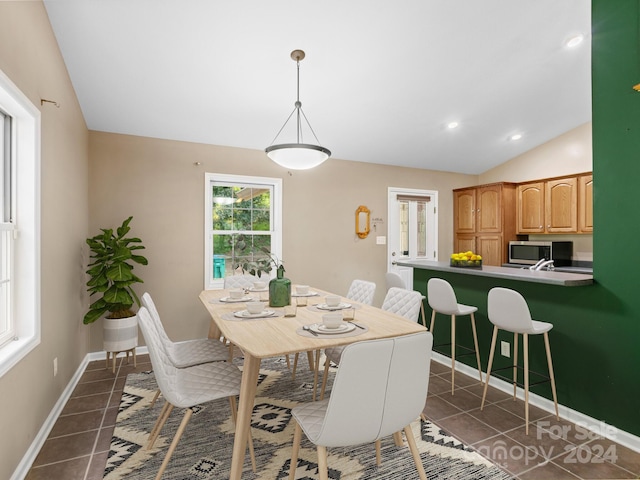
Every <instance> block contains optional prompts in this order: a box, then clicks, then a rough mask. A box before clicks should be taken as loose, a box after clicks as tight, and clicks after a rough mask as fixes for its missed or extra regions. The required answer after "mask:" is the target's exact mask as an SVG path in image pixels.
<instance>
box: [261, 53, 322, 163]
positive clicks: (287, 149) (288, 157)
mask: <svg viewBox="0 0 640 480" xmlns="http://www.w3.org/2000/svg"><path fill="white" fill-rule="evenodd" d="M304 57H305V54H304V52H303V51H302V50H294V51H293V52H291V58H292V59H293V60H295V62H296V66H297V71H298V77H297V78H298V91H297V97H296V103H295V107H294V109H293V112H291V114H290V115H289V117H288V118H287V120H286V121H285V122H284V125H282V128H280V131H278V134H277V135H276V136H275V138H274V139H273V142H271V145H270V146H268V147H267V148H266V149H265V152H266V153H267V156H268V157H269V158H270V159H271V160H273V161H274V162H276V163H277V164H278V165H281V166H283V167H285V168H289V169H292V170H307V169H309V168H313V167H317V166H318V165H320V164H321V163H322V162H324V161H325V160H326V159H327V158H329V157H330V156H331V151H329V149H327V148H324V147H322V146H320V145H312V144H309V143H303V141H302V142H301V140H302V123H301V122H302V118H304V121H305V122H306V123H307V126H308V127H309V130H311V133H312V134H313V136H314V138H315V139H316V142H318V143H320V142H319V141H318V137H316V134H315V132H314V131H313V128H311V124H310V123H309V120H307V117H306V115H305V114H304V112H303V111H302V103H301V102H300V61H301V60H302V59H303V58H304ZM294 114H295V117H296V143H280V144H277V145H274V144H273V143H274V142H275V141H276V140H277V139H278V136H279V135H280V133H282V130H284V127H286V126H287V123H288V122H289V120H291V117H292V116H293V115H294Z"/></svg>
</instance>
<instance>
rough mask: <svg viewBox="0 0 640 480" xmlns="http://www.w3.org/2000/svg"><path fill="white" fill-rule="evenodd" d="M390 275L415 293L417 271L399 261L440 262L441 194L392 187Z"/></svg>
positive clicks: (389, 230)
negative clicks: (392, 274) (439, 200)
mask: <svg viewBox="0 0 640 480" xmlns="http://www.w3.org/2000/svg"><path fill="white" fill-rule="evenodd" d="M388 194H389V196H388V217H389V225H388V227H387V237H388V242H387V271H388V272H396V273H398V274H399V275H400V276H401V277H402V278H403V280H404V282H405V284H406V286H407V288H408V289H410V290H412V289H413V269H412V268H411V267H402V266H399V265H397V262H398V261H410V260H436V259H437V258H438V192H436V191H432V190H416V189H408V188H395V187H389V190H388Z"/></svg>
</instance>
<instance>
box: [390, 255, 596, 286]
mask: <svg viewBox="0 0 640 480" xmlns="http://www.w3.org/2000/svg"><path fill="white" fill-rule="evenodd" d="M398 265H400V266H402V267H413V268H418V269H423V270H434V271H440V272H448V273H458V274H462V275H472V276H479V277H492V278H501V279H506V280H516V281H522V282H530V283H545V284H548V285H559V286H563V287H579V286H582V285H591V284H593V275H588V274H584V273H568V272H560V271H557V270H552V271H544V270H541V271H532V270H529V269H528V268H526V269H521V268H513V267H494V266H489V265H483V266H482V268H460V267H452V266H450V265H449V262H434V261H429V260H413V261H406V262H403V261H399V262H398Z"/></svg>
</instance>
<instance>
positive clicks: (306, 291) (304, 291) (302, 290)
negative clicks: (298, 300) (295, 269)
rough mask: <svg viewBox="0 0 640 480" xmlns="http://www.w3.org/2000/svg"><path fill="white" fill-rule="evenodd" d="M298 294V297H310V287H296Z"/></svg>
mask: <svg viewBox="0 0 640 480" xmlns="http://www.w3.org/2000/svg"><path fill="white" fill-rule="evenodd" d="M296 293H297V294H298V295H308V294H309V285H298V286H296Z"/></svg>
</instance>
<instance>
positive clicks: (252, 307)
mask: <svg viewBox="0 0 640 480" xmlns="http://www.w3.org/2000/svg"><path fill="white" fill-rule="evenodd" d="M264 306H265V303H264V302H247V311H248V312H249V313H252V314H253V313H262V311H263V310H264Z"/></svg>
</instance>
